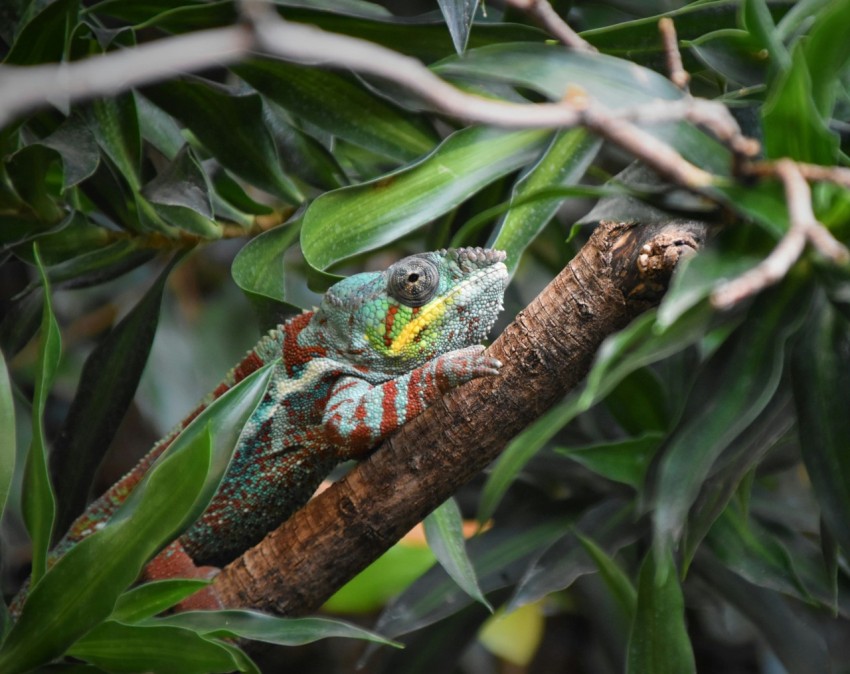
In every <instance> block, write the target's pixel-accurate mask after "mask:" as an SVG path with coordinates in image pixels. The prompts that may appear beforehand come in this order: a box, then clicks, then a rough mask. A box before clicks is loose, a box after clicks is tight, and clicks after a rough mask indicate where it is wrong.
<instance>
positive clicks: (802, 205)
mask: <svg viewBox="0 0 850 674" xmlns="http://www.w3.org/2000/svg"><path fill="white" fill-rule="evenodd" d="M809 166H811V165H809ZM772 167H773V172H774V174H775V175H776V176H777V177H778V178H779V179H780V180H781V181H782V185H783V187H784V188H785V202H786V204H787V206H788V218H789V227H788V231H787V232H786V233H785V236H783V237H782V239H781V240H780V242H779V243H778V244H777V245H776V247H775V248H774V249H773V250H772V251H771V252H770V254H769V255H768V256H767V257H766V258H764V260H762V261H761V262H760V263H759V264H757V265H756V266H755V267H753V268H752V269H750V270H749V271H747V272H745V273H743V274H741V275H740V276H739V277H738V278H736V279H733V280H731V281H728V282H727V283H724V284H723V285H721V286H720V287H719V288H717V290H715V291H714V293H712V295H711V302H712V304H713V305H714V306H715V307H717V308H718V309H728V308H730V307H732V306H734V305H736V304H738V303H739V302H740V301H742V300H744V299H745V298H747V297H751V296H752V295H755V294H756V293H758V292H760V291H762V290H764V289H765V288H768V287H769V286H771V285H774V284H775V283H778V282H779V281H780V280H782V279H783V278H784V277H785V275H786V274H787V273H788V271H789V270H790V269H791V267H792V266H794V263H795V262H796V261H797V260H798V259H799V258H800V256H801V255H802V254H803V251H804V250H805V248H806V244H807V243H810V244H811V245H812V247H813V248H814V249H815V250H816V251H817V252H818V253H820V254H821V255H823V256H824V257H826V258H827V259H829V260H830V261H832V262H834V263H836V264H845V263H846V262H848V261H850V251H848V250H847V248H846V247H845V246H844V245H843V244H842V243H840V242H839V241H837V240H836V239H835V237H833V236H832V234H830V232H829V230H828V229H827V228H826V227H824V226H823V224H821V223H820V222H818V220H817V218H816V217H815V213H814V210H813V209H812V191H811V189H810V188H809V184H808V183H807V182H806V178H805V177H804V175H803V171H802V170H801V169H800V166H799V165H798V164H797V163H796V162H794V161H792V160H790V159H780V160H778V161H777V162H775V163H773V164H772Z"/></svg>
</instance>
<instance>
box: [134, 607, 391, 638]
mask: <svg viewBox="0 0 850 674" xmlns="http://www.w3.org/2000/svg"><path fill="white" fill-rule="evenodd" d="M155 623H156V624H157V625H172V626H181V627H185V628H186V629H190V630H192V631H194V632H198V633H200V634H204V635H206V636H209V637H213V636H215V637H219V638H223V639H225V638H228V639H252V640H254V641H263V642H265V643H269V644H277V645H279V646H300V645H302V644H309V643H312V642H314V641H318V640H319V639H327V638H329V637H345V638H348V639H363V640H365V641H373V642H375V643H379V644H384V645H386V646H397V645H398V644H395V643H393V642H392V641H390V640H388V639H385V638H384V637H382V636H380V635H379V634H376V633H375V632H370V631H369V630H364V629H363V628H361V627H357V626H355V625H351V624H349V623H346V622H343V621H341V620H331V619H328V618H279V617H277V616H271V615H267V614H265V613H260V612H259V611H246V610H224V611H187V612H185V613H178V614H177V615H172V616H167V617H165V618H158V619H156V620H155ZM150 624H152V623H150Z"/></svg>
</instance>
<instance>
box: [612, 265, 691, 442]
mask: <svg viewBox="0 0 850 674" xmlns="http://www.w3.org/2000/svg"><path fill="white" fill-rule="evenodd" d="M677 271H678V269H677ZM668 397H669V394H668V392H667V391H666V390H665V388H664V384H663V383H662V381H661V379H660V378H659V376H658V375H657V374H656V373H655V372H654V371H653V370H652V369H651V368H649V367H642V368H640V369H637V370H635V371H634V372H632V373H630V374H628V375H626V376H625V377H623V379H622V381H620V383H619V384H617V385H616V386H615V387H614V390H613V391H611V393H609V394H608V396H607V397H606V398H605V406H606V407H607V408H608V410H609V411H610V412H611V414H613V415H614V418H615V419H616V420H617V423H618V424H619V425H620V426H621V427H622V428H623V430H624V431H626V433H629V434H630V435H639V434H641V433H645V432H652V431H659V432H660V431H666V430H667V429H668V428H669V427H670V424H671V416H672V413H671V410H670V409H669V407H670V406H671V405H672V403H671V402H670V401H669V400H668Z"/></svg>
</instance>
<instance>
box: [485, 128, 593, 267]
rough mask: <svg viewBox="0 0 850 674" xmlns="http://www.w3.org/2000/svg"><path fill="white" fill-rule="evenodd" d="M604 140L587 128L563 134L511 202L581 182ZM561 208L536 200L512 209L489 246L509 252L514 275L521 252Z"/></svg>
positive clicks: (554, 202)
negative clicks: (553, 188)
mask: <svg viewBox="0 0 850 674" xmlns="http://www.w3.org/2000/svg"><path fill="white" fill-rule="evenodd" d="M601 146H602V141H600V140H599V139H598V138H596V137H594V136H592V135H590V134H589V133H588V132H587V131H585V130H584V129H571V130H569V131H562V132H561V133H559V134H558V135H557V136H555V138H554V139H553V140H552V143H551V145H550V146H549V148H548V149H547V150H546V153H545V154H544V155H543V156H542V157H541V158H540V161H539V162H537V163H536V164H535V165H534V166H533V167H532V168H531V169H529V171H528V173H526V174H525V175H524V176H523V177H522V178H521V179H520V180H518V181H517V184H516V186H515V187H514V190H513V194H512V195H511V201H514V200H521V199H522V198H523V197H526V196H528V195H529V194H534V193H535V192H538V191H539V190H543V189H546V188H549V187H555V186H563V185H570V184H573V183H576V182H578V181H579V180H580V179H581V177H582V176H583V175H584V172H585V171H586V170H587V168H588V166H590V163H591V162H592V161H593V159H594V158H595V157H596V154H597V153H598V152H599V148H600V147H601ZM560 205H561V199H557V198H556V199H547V200H540V201H536V200H535V201H533V202H530V203H526V204H523V205H522V206H517V207H514V208H511V209H510V210H509V211H508V213H507V214H506V215H505V217H504V218H503V219H502V221H501V223H500V224H499V227H498V229H497V230H496V231H495V232H494V233H493V235H492V236H491V237H490V240H489V241H488V242H487V245H488V246H490V247H491V248H498V249H499V250H504V251H507V253H508V257H507V259H506V260H505V264H506V265H507V267H508V270H509V271H510V272H511V273H513V271H514V270H515V269H516V266H517V264H518V263H519V257H520V255H521V254H522V251H523V250H525V248H526V247H527V246H528V245H529V244H530V243H531V242H532V241H533V240H534V237H536V236H537V234H538V233H539V232H540V230H541V229H543V227H544V226H545V225H546V223H547V222H549V220H551V219H552V216H553V215H555V213H556V212H557V210H558V207H559V206H560Z"/></svg>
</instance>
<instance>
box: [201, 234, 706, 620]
mask: <svg viewBox="0 0 850 674" xmlns="http://www.w3.org/2000/svg"><path fill="white" fill-rule="evenodd" d="M703 238H704V226H703V225H701V224H697V223H689V222H675V223H666V224H654V225H645V226H639V225H634V224H622V223H603V224H601V225H600V226H599V227H598V228H597V229H596V231H595V232H594V233H593V235H592V236H591V238H590V240H589V241H588V243H587V244H586V245H585V246H584V247H583V248H582V250H581V251H580V252H579V254H578V255H577V256H576V258H575V259H574V260H573V261H572V262H570V264H569V265H568V266H567V267H566V269H564V270H563V271H562V272H561V273H560V274H559V275H558V276H557V277H556V278H555V280H554V281H552V283H551V284H550V285H549V286H548V287H547V288H546V289H545V290H544V291H543V292H542V293H541V294H540V296H538V297H537V299H536V300H535V301H534V302H532V303H531V305H529V306H528V307H527V308H526V309H525V310H524V311H522V312H520V314H519V315H518V316H517V317H516V320H515V321H514V323H512V324H511V325H510V326H509V327H508V328H507V329H506V330H505V332H504V334H502V335H501V337H499V338H498V339H497V340H496V342H495V343H494V344H493V345H492V346H491V347H490V350H489V352H490V353H491V354H492V355H494V356H496V357H497V358H499V359H501V360H502V362H503V363H504V364H505V365H504V368H503V370H502V372H501V374H500V375H499V376H498V377H492V378H486V379H479V380H476V381H473V382H470V383H469V384H467V385H465V386H463V387H461V388H460V389H457V390H456V391H454V392H453V393H452V394H450V395H448V396H446V397H445V398H444V399H443V400H442V401H441V403H440V404H438V405H435V406H434V407H432V408H431V409H429V410H428V411H427V412H426V413H425V414H423V415H422V416H420V417H418V418H417V419H415V420H414V421H413V422H411V423H410V424H408V425H407V426H405V427H404V428H403V429H402V430H401V432H400V433H398V434H397V435H396V436H395V437H393V438H392V439H391V440H390V441H389V442H387V443H385V444H384V445H383V446H382V447H380V448H379V449H378V450H377V451H376V452H375V453H374V454H373V455H372V456H371V457H370V458H369V459H368V460H366V461H364V462H363V463H361V464H360V465H359V466H357V467H356V468H355V469H354V470H352V471H351V473H350V474H349V475H348V476H347V477H346V478H345V479H344V480H342V481H341V482H339V483H337V484H336V485H334V486H333V487H331V488H330V489H328V490H327V491H325V492H323V493H322V494H321V495H319V496H318V497H316V498H315V499H313V500H312V501H311V502H310V503H308V504H307V506H305V507H304V508H303V509H302V510H301V511H299V512H298V513H296V514H295V516H293V517H292V518H291V519H290V520H288V521H287V522H285V523H284V524H283V525H282V526H281V527H279V528H278V529H277V530H276V531H274V532H272V533H271V534H270V535H269V536H268V537H267V538H266V539H265V540H264V541H263V542H262V543H260V544H259V545H257V546H256V547H255V548H253V549H251V550H249V551H247V552H246V553H245V554H244V555H243V556H242V557H240V558H239V559H238V560H236V561H235V562H233V563H232V564H230V565H229V566H228V567H226V568H225V569H224V570H223V571H222V573H221V574H220V575H219V576H218V577H217V578H216V580H215V582H214V585H213V589H214V590H215V591H216V592H217V594H218V596H219V598H220V599H221V601H222V603H223V604H224V605H226V606H231V607H235V606H251V607H255V608H261V609H266V610H270V611H274V612H276V613H279V614H283V615H301V614H304V613H308V612H310V611H313V610H315V609H317V608H318V607H319V606H320V605H321V604H322V602H323V601H324V600H325V599H327V598H328V597H329V596H330V595H331V594H332V593H333V592H334V591H335V590H336V589H337V588H338V587H340V586H341V585H342V584H343V583H344V582H346V581H347V580H348V579H350V578H351V577H353V576H354V575H355V574H356V573H358V572H359V571H360V570H362V569H363V568H364V567H365V566H367V565H368V564H369V563H370V562H372V561H373V560H374V559H376V558H377V557H378V556H379V555H380V554H381V553H382V552H384V551H385V550H386V549H387V548H389V547H390V546H391V545H393V544H394V543H395V542H396V541H397V540H398V539H400V538H401V537H402V536H403V535H404V534H405V533H406V532H407V531H408V530H409V529H410V528H411V527H412V526H413V525H414V524H416V523H417V522H419V521H420V520H421V519H422V518H424V517H425V516H426V515H427V514H428V513H429V512H430V511H431V510H433V509H434V508H436V507H437V506H438V505H439V504H440V503H442V502H443V501H444V500H445V499H446V498H448V497H449V496H450V495H452V494H453V493H454V492H455V491H456V490H457V489H458V488H459V487H460V486H462V485H463V484H465V483H466V482H468V481H469V480H470V479H472V478H473V477H474V476H475V475H476V474H477V473H478V472H479V471H481V470H482V469H483V468H484V467H486V466H487V465H488V464H489V463H490V462H491V461H492V460H493V459H494V458H495V457H496V456H498V454H499V452H500V451H501V450H502V449H503V448H504V447H505V445H506V444H507V442H508V440H509V439H510V438H511V437H512V436H513V435H515V434H516V433H518V432H519V431H520V430H522V429H523V428H524V427H525V426H526V425H528V424H529V423H530V422H531V421H532V420H533V419H534V418H535V417H537V416H538V415H540V414H541V413H542V412H543V411H544V410H546V409H547V408H548V407H549V406H551V405H552V404H553V403H554V402H556V401H557V400H559V399H561V398H562V397H563V396H564V395H565V393H566V392H568V391H569V390H570V389H572V388H573V387H575V386H576V385H577V384H578V383H579V381H580V380H581V379H582V377H583V376H584V375H585V373H586V372H587V370H588V368H589V367H590V364H591V362H592V360H593V357H594V354H595V353H596V350H597V348H598V347H599V345H600V344H601V343H602V340H603V339H605V337H607V336H608V335H609V334H611V333H613V332H615V331H616V330H618V329H620V328H622V327H623V326H625V325H626V324H627V323H628V322H629V321H630V320H632V319H633V318H634V317H635V316H636V315H638V314H639V313H641V312H642V311H644V310H645V309H646V308H648V307H649V306H652V305H653V304H655V303H656V302H657V301H658V299H659V297H660V295H661V293H662V292H663V289H664V288H665V287H666V283H667V280H668V278H669V276H670V273H671V272H672V270H673V268H674V267H675V265H676V262H677V261H678V259H679V257H680V256H681V254H682V253H684V252H690V251H692V250H694V249H695V248H697V247H699V245H700V243H701V242H702V240H703Z"/></svg>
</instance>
